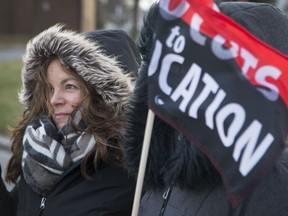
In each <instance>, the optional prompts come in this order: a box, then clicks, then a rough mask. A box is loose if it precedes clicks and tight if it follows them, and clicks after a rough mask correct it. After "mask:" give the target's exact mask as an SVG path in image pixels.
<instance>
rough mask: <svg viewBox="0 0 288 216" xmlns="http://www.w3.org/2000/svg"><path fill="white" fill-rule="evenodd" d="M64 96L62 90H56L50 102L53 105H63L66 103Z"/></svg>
mask: <svg viewBox="0 0 288 216" xmlns="http://www.w3.org/2000/svg"><path fill="white" fill-rule="evenodd" d="M64 101H65V100H64V96H63V94H62V93H61V91H55V90H54V92H53V94H52V95H51V99H50V103H51V105H52V106H57V105H61V104H63V103H64Z"/></svg>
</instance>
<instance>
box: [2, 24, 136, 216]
mask: <svg viewBox="0 0 288 216" xmlns="http://www.w3.org/2000/svg"><path fill="white" fill-rule="evenodd" d="M23 63H24V66H23V69H22V81H23V86H22V90H21V92H20V101H21V102H22V103H23V104H24V106H25V111H24V114H23V118H22V120H21V121H20V122H19V124H18V125H17V126H16V128H15V129H14V131H13V134H12V153H13V155H12V158H11V159H10V161H9V164H8V169H7V175H6V180H7V181H8V182H13V183H15V185H16V187H15V188H14V189H13V190H12V191H11V192H8V191H7V190H6V188H5V186H4V184H3V181H2V184H1V186H0V188H1V191H0V201H1V202H0V212H1V216H6V215H9V216H10V215H17V216H20V215H27V216H28V215H29V216H33V215H51V216H52V215H53V216H54V215H75V216H76V215H83V216H84V215H85V216H88V215H117V216H119V215H130V214H131V208H132V203H133V197H134V186H135V184H134V181H133V180H132V179H129V178H128V176H127V174H126V172H125V171H124V169H123V168H122V136H121V134H122V128H123V127H124V126H125V119H124V118H123V112H124V111H127V109H129V106H128V103H127V101H128V99H129V97H130V95H131V92H132V90H133V83H134V81H133V80H134V79H135V78H136V76H137V69H138V63H139V54H138V52H137V49H136V47H135V44H134V42H133V41H132V39H131V38H130V37H129V36H128V35H127V34H126V33H124V32H123V31H120V30H98V31H94V32H89V33H84V34H78V33H76V32H73V31H70V30H66V29H65V27H64V26H61V25H55V26H52V27H50V28H49V29H47V30H46V31H43V32H42V33H40V34H39V35H38V36H36V37H35V38H33V39H32V40H31V41H30V42H29V43H28V44H27V48H26V53H25V55H24V58H23Z"/></svg>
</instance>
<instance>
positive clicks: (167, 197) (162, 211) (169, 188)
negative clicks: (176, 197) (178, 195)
mask: <svg viewBox="0 0 288 216" xmlns="http://www.w3.org/2000/svg"><path fill="white" fill-rule="evenodd" d="M172 188H173V186H171V187H168V188H167V189H166V190H165V191H164V193H163V195H162V197H163V199H164V202H163V205H162V208H161V210H160V214H159V216H163V215H164V212H165V210H166V207H167V203H168V200H169V198H170V194H171V192H172Z"/></svg>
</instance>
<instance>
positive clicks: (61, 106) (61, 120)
mask: <svg viewBox="0 0 288 216" xmlns="http://www.w3.org/2000/svg"><path fill="white" fill-rule="evenodd" d="M47 76H48V82H49V85H50V91H49V92H50V93H49V99H50V103H51V106H52V110H50V113H51V115H52V119H53V121H54V123H55V125H56V127H57V129H58V130H59V129H61V128H62V127H63V126H64V125H65V124H66V123H67V122H68V120H69V116H70V115H71V113H72V112H73V111H74V109H75V108H76V107H77V106H78V105H79V104H80V103H81V101H82V99H83V96H84V95H83V91H82V86H83V84H82V81H81V80H79V78H78V79H77V77H76V76H74V75H73V74H72V72H69V70H68V69H66V68H64V67H63V66H62V65H61V64H60V61H59V60H58V59H55V60H53V61H52V62H51V63H50V64H49V66H48V70H47Z"/></svg>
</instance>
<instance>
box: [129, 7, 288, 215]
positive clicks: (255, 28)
mask: <svg viewBox="0 0 288 216" xmlns="http://www.w3.org/2000/svg"><path fill="white" fill-rule="evenodd" d="M219 7H220V10H221V11H222V12H223V13H225V14H227V15H228V16H230V17H231V18H232V19H234V20H235V21H237V22H238V23H239V24H241V25H242V26H244V27H245V28H246V29H248V30H249V31H250V32H251V33H252V34H254V35H255V36H256V37H258V38H259V39H261V40H263V41H264V42H266V43H268V44H270V45H271V46H272V47H274V48H275V49H277V50H279V51H281V52H283V53H284V54H286V55H287V54H288V19H287V17H286V15H285V14H284V13H282V12H281V11H280V10H279V9H277V8H275V7H273V6H272V5H269V4H257V3H244V2H237V3H236V2H229V3H228V2H227V3H221V4H220V5H219ZM157 16H158V13H157V5H156V6H153V7H152V8H151V10H150V12H149V13H148V16H147V17H146V18H145V20H144V25H143V27H142V29H141V34H140V38H139V47H140V51H141V54H142V56H143V62H142V66H141V69H140V73H139V79H138V81H137V83H136V89H135V91H134V96H133V100H132V105H133V106H134V110H133V111H132V112H129V113H127V116H128V118H129V121H130V123H131V127H130V128H129V129H127V131H126V137H127V142H126V143H127V146H126V155H125V160H126V165H127V169H128V171H129V173H130V174H131V175H135V174H136V173H137V172H138V166H139V161H140V155H141V147H142V143H143V137H144V128H145V124H146V116H147V110H148V106H147V101H148V99H147V67H148V64H149V58H150V51H151V47H152V39H153V31H154V27H155V23H156V22H155V20H156V19H157ZM287 163H288V153H287V150H286V151H284V153H283V155H282V156H281V158H280V159H279V161H278V162H277V163H276V164H275V166H274V167H273V169H272V171H271V172H270V173H269V174H268V175H267V176H266V177H265V179H263V181H262V182H261V184H260V185H259V186H258V187H257V188H256V189H255V191H253V193H251V194H250V196H248V198H247V199H245V201H244V202H242V203H241V205H239V206H238V207H237V208H236V209H233V208H232V206H231V205H230V203H229V201H228V199H227V194H226V192H225V189H224V186H223V184H222V181H221V177H220V175H219V173H218V172H217V170H216V169H215V168H214V167H213V165H212V164H211V163H210V161H209V160H208V158H207V157H206V156H205V155H204V154H203V153H202V152H201V151H199V150H198V148H197V147H196V146H195V145H193V144H192V143H190V141H188V140H187V139H185V137H183V136H181V134H180V133H178V132H177V131H176V130H174V129H173V128H172V127H170V126H169V125H167V124H166V123H164V122H163V121H161V120H160V119H159V118H157V117H155V121H154V126H153V134H152V138H151V144H150V150H149V157H148V162H147V167H146V173H145V179H144V188H143V189H144V191H145V192H146V193H145V194H144V197H143V198H142V200H141V205H140V209H139V215H141V216H142V215H145V216H154V215H161V214H160V211H161V209H162V210H163V209H165V212H164V215H165V216H176V215H177V216H184V215H185V216H196V215H197V216H276V215H277V216H286V215H288V199H287V194H288V184H287V182H288V164H287ZM172 184H173V187H170V186H171V185H172ZM168 189H170V191H169V190H168ZM167 191H169V193H166V192H167ZM164 194H165V195H167V194H168V196H167V199H164V197H166V196H163V195H164Z"/></svg>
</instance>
